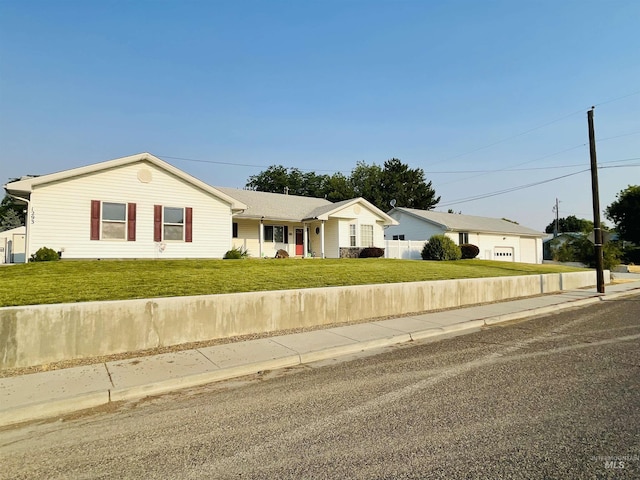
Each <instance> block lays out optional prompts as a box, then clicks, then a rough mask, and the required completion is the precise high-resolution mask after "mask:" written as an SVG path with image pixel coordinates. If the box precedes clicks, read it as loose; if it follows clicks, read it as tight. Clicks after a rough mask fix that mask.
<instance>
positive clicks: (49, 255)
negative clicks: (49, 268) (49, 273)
mask: <svg viewBox="0 0 640 480" xmlns="http://www.w3.org/2000/svg"><path fill="white" fill-rule="evenodd" d="M56 260H60V256H59V255H58V252H56V251H55V250H54V249H52V248H47V247H42V248H39V249H38V251H37V252H36V253H34V254H32V255H31V259H30V260H29V261H31V262H54V261H56Z"/></svg>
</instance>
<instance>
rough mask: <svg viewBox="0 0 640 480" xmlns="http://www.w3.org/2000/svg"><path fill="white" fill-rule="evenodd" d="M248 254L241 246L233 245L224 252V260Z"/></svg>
mask: <svg viewBox="0 0 640 480" xmlns="http://www.w3.org/2000/svg"><path fill="white" fill-rule="evenodd" d="M248 256H249V251H248V250H247V249H246V248H242V247H233V248H232V249H231V250H229V251H228V252H227V253H225V254H224V257H222V258H224V259H225V260H237V259H239V258H247V257H248Z"/></svg>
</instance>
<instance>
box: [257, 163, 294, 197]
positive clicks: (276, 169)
mask: <svg viewBox="0 0 640 480" xmlns="http://www.w3.org/2000/svg"><path fill="white" fill-rule="evenodd" d="M246 187H247V188H250V189H251V190H257V191H259V192H273V193H289V194H290V195H304V194H305V191H306V190H305V189H306V186H305V175H304V174H303V173H302V172H301V171H300V170H299V169H297V168H287V167H283V166H282V165H272V166H270V167H269V168H267V169H266V170H265V171H264V172H260V173H259V174H258V175H252V176H251V177H249V180H248V181H247V183H246Z"/></svg>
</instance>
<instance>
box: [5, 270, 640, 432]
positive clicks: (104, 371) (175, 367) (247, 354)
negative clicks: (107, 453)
mask: <svg viewBox="0 0 640 480" xmlns="http://www.w3.org/2000/svg"><path fill="white" fill-rule="evenodd" d="M636 279H637V280H636ZM628 280H636V281H629V282H628V283H621V284H617V285H607V286H606V293H605V294H604V295H600V294H598V293H597V291H596V289H595V288H592V289H586V290H573V291H565V292H562V293H558V294H554V295H545V296H539V297H532V298H526V299H521V300H514V301H507V302H502V303H494V304H489V305H482V306H477V307H469V308H460V309H455V310H448V311H443V312H435V313H425V314H421V315H413V316H407V317H400V318H393V319H389V320H380V321H372V322H369V323H360V324H355V325H348V326H340V327H334V328H327V329H323V330H315V331H311V332H305V333H296V334H292V335H282V336H275V337H270V338H264V339H259V340H251V341H247V342H239V343H230V344H224V345H217V346H213V347H206V348H199V349H196V350H185V351H180V352H175V353H167V354H162V355H156V356H149V357H140V358H134V359H127V360H121V361H114V362H107V363H100V364H96V365H88V366H82V367H75V368H68V369H62V370H54V371H50V372H42V373H35V374H30V375H23V376H17V377H9V378H0V426H2V425H10V424H14V423H19V422H24V421H29V420H36V419H42V418H48V417H54V416H57V415H61V414H65V413H70V412H73V411H78V410H82V409H85V408H90V407H96V406H100V405H104V404H107V403H109V402H114V401H118V400H131V399H137V398H142V397H145V396H148V395H155V394H160V393H165V392H169V391H173V390H178V389H181V388H186V387H193V386H197V385H203V384H206V383H211V382H216V381H220V380H225V379H230V378H235V377H240V376H243V375H250V374H255V373H257V372H260V371H264V370H273V369H277V368H283V367H290V366H294V365H299V364H303V363H309V362H314V361H318V360H324V359H329V358H334V357H337V356H340V355H347V354H352V353H356V352H361V351H365V350H368V349H372V348H379V347H385V346H390V345H395V344H399V343H404V342H408V341H411V340H422V339H437V338H438V337H444V336H448V335H455V334H460V333H470V332H473V331H477V330H479V329H480V328H482V327H484V326H487V325H492V324H496V323H500V322H506V321H510V320H516V319H521V318H526V317H530V316H534V315H543V314H547V313H552V312H557V311H559V310H561V309H565V308H572V307H578V306H584V305H588V304H591V303H597V302H600V301H601V300H603V299H611V298H616V297H620V296H626V295H637V294H640V275H636V276H629V278H628Z"/></svg>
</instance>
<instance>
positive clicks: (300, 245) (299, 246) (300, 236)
mask: <svg viewBox="0 0 640 480" xmlns="http://www.w3.org/2000/svg"><path fill="white" fill-rule="evenodd" d="M296 255H300V256H302V255H304V231H303V230H302V229H301V228H296Z"/></svg>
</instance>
